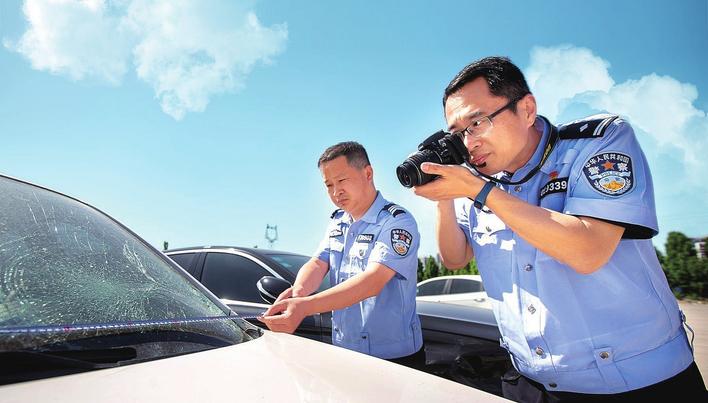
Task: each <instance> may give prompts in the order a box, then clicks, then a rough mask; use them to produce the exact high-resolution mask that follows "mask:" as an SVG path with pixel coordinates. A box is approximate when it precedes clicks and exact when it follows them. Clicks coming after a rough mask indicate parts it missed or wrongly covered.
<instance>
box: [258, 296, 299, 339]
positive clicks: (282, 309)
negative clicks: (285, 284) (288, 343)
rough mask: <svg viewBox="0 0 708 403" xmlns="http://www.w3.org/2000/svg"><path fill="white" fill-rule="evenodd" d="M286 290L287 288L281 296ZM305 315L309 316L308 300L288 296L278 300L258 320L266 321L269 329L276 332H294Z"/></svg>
mask: <svg viewBox="0 0 708 403" xmlns="http://www.w3.org/2000/svg"><path fill="white" fill-rule="evenodd" d="M286 292H287V290H286V291H284V292H283V293H282V294H281V296H282V295H283V294H285V293H286ZM278 299H280V297H278ZM305 316H307V300H306V299H305V298H290V297H288V298H285V299H283V300H281V301H276V302H275V303H274V304H273V305H271V307H270V308H268V310H267V311H265V313H264V314H263V316H261V317H259V318H258V320H260V321H261V322H263V323H265V324H266V326H268V329H270V330H272V331H274V332H283V333H290V334H292V333H293V332H295V329H297V327H298V326H300V323H301V322H302V320H303V319H304V318H305Z"/></svg>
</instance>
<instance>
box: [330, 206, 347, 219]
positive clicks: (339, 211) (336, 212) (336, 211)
mask: <svg viewBox="0 0 708 403" xmlns="http://www.w3.org/2000/svg"><path fill="white" fill-rule="evenodd" d="M342 211H344V210H342V209H340V208H338V209H336V210H334V212H333V213H332V215H331V216H329V218H334V216H336V215H337V214H339V213H341V212H342Z"/></svg>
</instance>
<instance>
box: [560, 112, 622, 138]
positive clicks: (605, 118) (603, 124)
mask: <svg viewBox="0 0 708 403" xmlns="http://www.w3.org/2000/svg"><path fill="white" fill-rule="evenodd" d="M617 118H618V116H617V115H608V114H602V115H594V116H590V117H588V118H585V119H580V120H576V121H574V122H570V123H566V124H564V125H562V126H561V127H559V128H558V132H559V136H560V139H561V140H569V139H594V138H600V137H602V136H604V135H605V129H607V126H609V125H610V123H612V122H613V121H614V120H615V119H617Z"/></svg>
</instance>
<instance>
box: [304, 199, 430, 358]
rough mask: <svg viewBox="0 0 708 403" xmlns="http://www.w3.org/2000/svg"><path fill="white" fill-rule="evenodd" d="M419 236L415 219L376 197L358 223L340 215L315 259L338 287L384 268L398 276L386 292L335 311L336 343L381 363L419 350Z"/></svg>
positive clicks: (333, 316) (333, 325)
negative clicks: (369, 268) (326, 267)
mask: <svg viewBox="0 0 708 403" xmlns="http://www.w3.org/2000/svg"><path fill="white" fill-rule="evenodd" d="M419 242H420V235H419V234H418V226H417V224H416V222H415V219H414V218H413V216H412V215H411V214H410V213H408V212H407V211H406V210H404V209H403V208H401V207H399V206H397V205H394V204H391V203H389V202H388V201H386V200H385V199H384V198H383V196H381V194H380V193H378V192H377V195H376V199H375V200H374V202H373V204H372V205H371V207H369V210H367V212H366V213H365V214H364V216H363V217H361V218H360V219H359V220H357V221H353V219H352V217H351V216H350V215H349V214H348V213H346V212H344V211H342V210H337V211H336V212H335V213H334V214H333V215H332V220H331V222H330V224H329V226H328V228H327V232H326V233H325V236H324V239H323V240H322V242H321V243H320V246H319V248H318V250H317V252H316V253H315V257H317V258H319V259H320V260H322V261H324V262H326V263H327V264H328V265H329V276H330V283H331V284H333V285H335V284H339V283H341V282H343V281H346V280H347V279H349V278H351V277H353V276H355V275H357V274H359V273H362V272H364V271H365V270H366V269H367V266H368V265H369V263H373V262H376V263H380V264H383V265H385V266H386V267H388V268H390V269H392V270H394V271H395V272H396V274H395V275H394V276H393V278H391V280H389V281H388V282H387V283H386V285H385V286H384V288H383V289H382V290H381V292H380V293H379V294H378V295H377V296H374V297H370V298H367V299H365V300H363V301H361V302H358V303H356V304H354V305H351V306H349V307H347V308H344V309H340V310H337V311H334V312H333V315H332V343H333V344H334V345H337V346H341V347H345V348H348V349H350V350H355V351H358V352H361V353H365V354H370V355H373V356H376V357H379V358H384V359H391V358H399V357H404V356H407V355H410V354H413V353H415V352H417V351H418V350H420V348H421V347H422V345H423V336H422V333H421V329H420V320H419V319H418V314H417V313H416V305H415V295H416V280H417V270H418V245H419Z"/></svg>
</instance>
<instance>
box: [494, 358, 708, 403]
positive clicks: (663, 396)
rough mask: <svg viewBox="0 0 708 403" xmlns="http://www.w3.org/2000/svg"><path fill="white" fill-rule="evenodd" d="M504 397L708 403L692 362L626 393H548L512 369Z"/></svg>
mask: <svg viewBox="0 0 708 403" xmlns="http://www.w3.org/2000/svg"><path fill="white" fill-rule="evenodd" d="M502 392H503V393H504V397H505V398H507V399H510V400H514V401H517V402H524V403H526V402H529V403H531V402H533V403H536V402H539V403H540V402H553V403H556V402H597V403H600V402H603V403H604V402H668V401H672V400H673V401H676V402H682V403H683V402H708V392H706V386H705V384H704V383H703V378H702V377H701V373H700V372H699V371H698V366H697V365H696V363H695V362H694V363H692V364H691V365H690V366H689V367H688V368H686V369H685V370H684V371H683V372H681V373H679V374H678V375H676V376H674V377H672V378H669V379H666V380H664V381H661V382H659V383H656V384H654V385H650V386H647V387H645V388H641V389H636V390H631V391H629V392H624V393H617V394H613V395H596V394H585V393H571V392H549V391H547V390H546V388H544V387H543V385H542V384H540V383H538V382H535V381H533V380H531V379H529V378H526V377H525V376H523V375H520V374H519V373H518V372H516V370H515V369H514V368H512V369H510V370H509V371H508V372H507V373H506V374H504V376H502Z"/></svg>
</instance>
